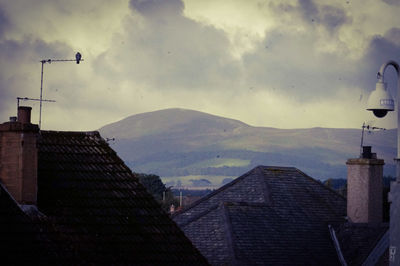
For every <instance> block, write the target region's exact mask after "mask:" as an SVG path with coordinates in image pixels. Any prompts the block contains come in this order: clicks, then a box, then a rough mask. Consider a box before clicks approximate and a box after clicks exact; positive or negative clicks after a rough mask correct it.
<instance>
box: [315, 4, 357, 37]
mask: <svg viewBox="0 0 400 266" xmlns="http://www.w3.org/2000/svg"><path fill="white" fill-rule="evenodd" d="M320 17H321V23H322V24H323V25H324V26H325V27H326V28H327V29H328V30H329V31H331V32H332V31H335V30H337V29H338V28H340V26H342V25H343V24H345V23H348V22H350V21H351V19H350V18H349V17H348V16H347V15H346V13H345V12H344V10H343V9H340V8H337V7H332V6H323V7H322V8H321V13H320Z"/></svg>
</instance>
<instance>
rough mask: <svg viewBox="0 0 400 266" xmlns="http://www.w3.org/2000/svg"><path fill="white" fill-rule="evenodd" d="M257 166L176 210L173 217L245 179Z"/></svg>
mask: <svg viewBox="0 0 400 266" xmlns="http://www.w3.org/2000/svg"><path fill="white" fill-rule="evenodd" d="M257 168H259V166H257V167H255V168H253V169H251V170H250V171H248V172H246V173H244V174H243V175H241V176H239V177H237V178H235V179H234V180H232V181H231V182H229V183H228V184H225V185H223V186H221V187H219V188H218V189H216V190H214V191H213V192H211V193H210V194H208V195H206V196H204V197H202V198H200V199H198V200H196V201H195V202H193V203H192V204H190V205H189V206H187V207H186V208H185V207H184V208H183V209H182V210H179V211H177V212H175V213H174V214H173V215H172V217H175V216H177V215H179V214H182V213H184V212H186V211H188V210H190V209H192V208H194V207H195V206H197V205H199V204H200V203H202V202H204V201H206V200H208V199H209V198H211V197H213V196H214V195H216V194H218V193H220V192H221V191H224V190H225V189H227V188H230V187H231V186H233V185H235V184H236V183H238V182H240V181H241V180H243V179H245V178H246V177H247V176H249V175H250V174H251V173H253V172H254V171H255V170H256V169H257Z"/></svg>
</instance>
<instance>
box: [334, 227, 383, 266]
mask: <svg viewBox="0 0 400 266" xmlns="http://www.w3.org/2000/svg"><path fill="white" fill-rule="evenodd" d="M333 228H334V230H335V233H336V237H337V239H338V241H339V244H340V248H341V251H342V254H343V256H344V258H345V260H346V262H347V264H348V265H361V264H362V263H363V262H364V261H365V260H366V259H367V257H368V255H369V254H370V253H371V251H372V249H373V248H374V247H375V246H376V245H377V243H378V242H379V240H380V239H381V238H382V236H383V235H384V234H385V233H386V232H387V230H388V229H389V225H388V224H378V225H377V224H354V223H342V224H338V225H335V226H334V227H333ZM384 255H387V254H384ZM386 261H388V260H386Z"/></svg>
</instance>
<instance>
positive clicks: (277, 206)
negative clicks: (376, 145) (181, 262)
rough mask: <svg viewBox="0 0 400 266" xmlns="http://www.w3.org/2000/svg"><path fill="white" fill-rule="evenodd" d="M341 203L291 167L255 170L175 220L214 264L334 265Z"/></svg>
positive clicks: (343, 208) (343, 207) (343, 210)
mask: <svg viewBox="0 0 400 266" xmlns="http://www.w3.org/2000/svg"><path fill="white" fill-rule="evenodd" d="M345 215H346V200H345V198H343V197H342V196H341V195H339V194H338V193H336V192H335V191H333V190H331V189H329V188H327V187H325V186H324V185H322V184H321V183H320V182H318V181H316V180H314V179H312V178H311V177H309V176H307V175H306V174H304V173H302V172H301V171H299V170H298V169H296V168H291V167H267V166H258V167H256V168H254V169H253V170H251V171H249V172H248V173H246V174H244V175H242V176H241V177H239V178H237V179H235V180H234V181H232V182H231V183H229V184H227V185H225V186H223V187H221V188H219V189H218V190H216V191H215V192H213V193H211V194H209V195H208V196H206V197H204V198H203V199H201V200H199V201H197V202H196V203H194V204H193V205H191V206H188V207H187V208H185V209H183V210H182V211H180V212H178V213H177V214H176V215H174V217H173V219H174V220H175V221H176V222H177V223H178V225H179V226H180V227H181V229H182V230H183V231H184V232H185V234H186V235H187V236H188V237H189V238H190V239H191V240H192V242H193V244H194V245H195V246H197V248H198V249H199V250H200V252H202V254H203V255H204V256H205V257H206V258H207V259H208V261H209V262H210V263H211V264H213V265H222V264H232V265H234V264H237V265H254V264H261V265H338V264H339V261H338V256H337V253H336V250H335V247H334V245H333V242H332V239H331V236H330V232H329V229H328V225H329V224H330V223H341V222H344V221H345V219H344V218H345Z"/></svg>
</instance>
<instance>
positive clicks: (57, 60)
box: [18, 52, 84, 129]
mask: <svg viewBox="0 0 400 266" xmlns="http://www.w3.org/2000/svg"><path fill="white" fill-rule="evenodd" d="M71 61H73V62H76V63H77V64H79V62H80V61H84V60H83V59H82V55H81V54H80V53H79V52H78V53H76V55H75V59H47V60H41V61H40V63H42V71H41V75H40V99H39V101H40V110H39V129H41V128H42V102H43V66H44V64H45V63H49V64H51V62H71ZM18 104H19V102H18Z"/></svg>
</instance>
